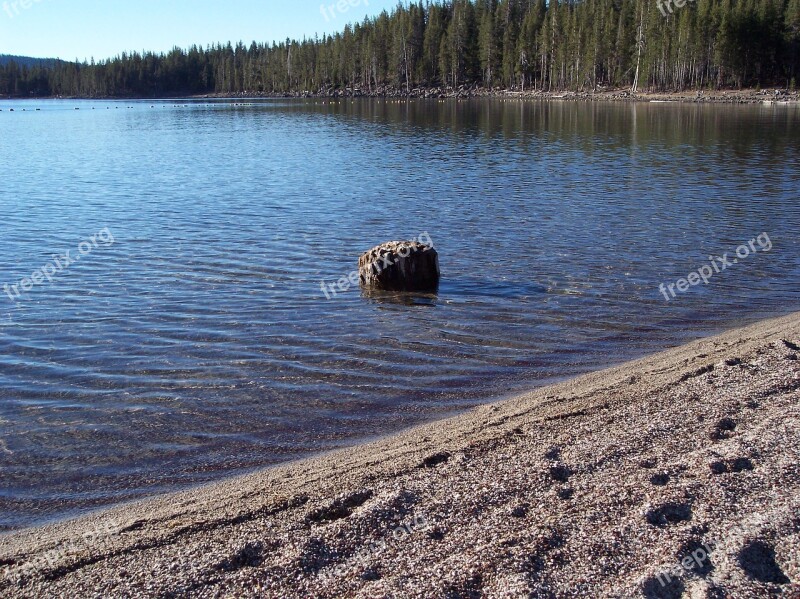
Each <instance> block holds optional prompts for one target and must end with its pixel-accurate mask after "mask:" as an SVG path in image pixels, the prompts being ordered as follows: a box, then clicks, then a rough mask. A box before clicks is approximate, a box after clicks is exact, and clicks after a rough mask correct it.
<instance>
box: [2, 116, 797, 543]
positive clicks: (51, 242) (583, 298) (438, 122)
mask: <svg viewBox="0 0 800 599" xmlns="http://www.w3.org/2000/svg"><path fill="white" fill-rule="evenodd" d="M12 108H13V109H14V111H13V112H11V111H10V109H12ZM0 109H2V112H0V164H2V165H3V166H2V168H3V177H2V185H0V210H1V211H2V212H1V214H0V216H1V218H0V285H8V287H7V288H6V289H5V290H4V291H3V292H2V294H0V432H1V433H2V434H1V435H0V480H1V481H2V483H0V484H1V486H0V529H1V528H6V529H9V528H15V527H20V526H26V525H30V524H33V523H37V522H41V521H43V520H46V519H51V518H60V517H64V516H67V515H71V514H74V513H76V512H78V511H80V510H85V509H89V508H93V507H97V506H101V505H105V504H110V503H115V502H119V501H124V500H128V499H131V498H136V497H141V496H144V495H148V494H153V493H158V492H163V491H167V490H171V489H175V488H178V487H181V486H185V485H189V484H195V483H198V482H202V481H207V480H213V479H217V478H220V477H222V476H225V475H228V474H232V473H236V472H242V471H245V470H248V469H252V468H254V467H257V466H263V465H268V464H273V463H278V462H281V461H285V460H288V459H293V458H297V457H301V456H305V455H309V454H311V453H315V452H320V451H323V450H328V449H331V448H336V447H341V446H344V445H347V444H352V443H355V442H357V441H359V440H363V439H366V438H370V437H374V436H376V435H381V434H386V433H388V432H391V431H395V430H398V429H400V428H403V427H407V426H409V425H412V424H415V423H418V422H421V421H425V420H428V419H432V418H437V417H441V416H443V415H447V414H452V413H456V412H458V411H459V410H464V409H466V408H468V407H469V406H472V405H475V404H477V403H481V402H488V401H492V400H497V399H499V398H502V397H506V396H508V395H509V394H512V393H515V392H518V391H522V390H525V389H530V388H532V387H535V386H537V385H541V384H543V383H545V382H547V381H552V380H554V379H558V378H563V377H566V376H571V375H575V374H578V373H582V372H586V371H589V370H593V369H598V368H601V367H604V366H607V365H610V364H612V363H615V362H620V361H623V360H625V359H628V358H633V357H637V356H640V355H643V354H645V353H647V352H652V351H656V350H659V349H661V348H663V347H665V346H667V345H676V344H679V343H681V342H682V341H685V340H687V339H690V338H695V337H699V336H702V335H706V334H710V333H712V332H716V331H720V330H723V329H725V328H729V327H733V326H736V325H739V324H742V323H747V322H751V321H754V320H756V319H759V318H762V317H766V316H771V315H779V314H784V313H788V312H791V311H795V310H798V309H800V293H798V289H800V286H799V285H798V283H800V260H799V259H798V241H799V240H800V239H799V238H800V200H799V199H798V196H799V195H800V108H798V107H797V106H780V105H778V106H765V105H759V106H741V107H739V106H733V107H732V106H696V105H678V104H638V105H632V104H575V103H558V102H553V103H541V102H536V101H516V100H515V101H499V100H480V101H479V100H474V101H462V102H457V101H450V100H448V101H416V102H410V103H406V102H397V101H387V102H384V101H374V100H365V101H356V102H352V101H340V102H322V101H320V100H316V101H314V100H309V101H292V102H285V101H265V102H258V103H248V104H246V105H236V104H235V103H231V102H227V101H225V102H222V101H219V102H209V101H202V102H201V101H197V102H191V101H180V102H176V101H170V102H157V103H153V102H131V101H128V102H76V101H40V102H35V101H26V102H20V101H17V102H3V103H0ZM23 109H24V110H23ZM76 109H77V110H76ZM425 232H427V233H428V234H429V236H430V238H431V239H432V240H433V243H434V245H435V246H436V248H437V249H438V251H439V254H440V263H441V268H442V284H441V287H440V289H439V292H438V294H437V295H435V296H411V297H406V296H398V297H394V296H388V297H365V296H363V295H362V294H361V293H360V292H359V290H357V289H351V290H349V291H347V292H343V293H339V294H337V296H336V297H331V299H326V297H325V295H324V294H323V292H322V290H321V283H322V282H335V281H337V280H338V279H339V278H341V277H342V276H347V275H348V274H349V273H350V272H351V271H352V270H353V269H354V268H355V267H356V265H357V260H358V256H359V254H360V253H361V252H362V251H365V250H367V249H369V248H370V247H371V246H373V245H375V244H377V243H380V242H382V241H387V240H392V239H405V238H409V239H410V238H413V237H417V236H419V235H420V234H421V233H425ZM761 234H766V236H762V238H761V240H760V241H762V242H763V243H759V241H758V240H757V241H756V242H754V243H753V244H752V245H751V246H750V247H749V248H748V247H745V249H746V250H748V254H749V255H748V256H746V257H744V258H743V259H741V260H739V261H738V262H737V263H733V262H732V259H733V258H734V257H735V256H734V254H735V252H736V248H737V247H739V246H740V245H741V244H747V243H748V242H749V241H751V240H756V239H757V236H759V235H761ZM92 238H94V239H93V240H92ZM767 239H768V240H769V243H766V242H767ZM81 244H82V245H81ZM767 247H770V249H769V251H766V248H767ZM67 250H69V251H70V252H71V254H70V257H69V258H68V259H65V258H62V257H61V256H64V254H65V253H66V252H67ZM740 251H741V250H740ZM725 253H727V254H728V260H729V261H730V262H731V264H730V266H727V267H726V268H725V269H724V270H722V269H720V272H718V273H717V272H714V273H713V276H711V277H710V278H708V284H707V285H704V284H703V283H702V282H701V283H700V284H698V285H696V286H692V287H690V289H689V290H688V291H686V292H685V293H681V292H677V293H676V296H675V297H674V298H672V297H670V296H669V295H668V297H670V299H669V301H667V300H666V299H665V297H664V295H662V292H660V291H659V285H660V284H662V283H664V284H665V285H667V284H670V283H672V284H673V289H674V290H675V289H676V288H675V287H674V285H675V283H676V281H677V280H678V279H680V278H682V277H686V276H687V275H688V274H689V273H690V272H693V271H697V270H698V269H700V268H701V267H703V266H707V265H710V264H711V263H710V262H709V256H712V255H713V256H714V257H716V256H719V257H722V256H723V254H725ZM741 253H744V252H743V251H741ZM75 258H79V259H78V260H75ZM68 260H73V262H72V263H71V264H66V262H67V261H68ZM715 264H717V266H718V267H719V263H718V262H717V261H716V260H715ZM709 270H710V268H709ZM34 272H38V276H37V280H38V283H35V284H34V281H31V280H28V281H24V285H25V287H28V288H29V290H27V291H24V289H23V287H22V286H21V285H22V284H23V279H24V278H25V277H28V278H29V279H30V277H31V275H32V274H33V273H34ZM49 279H52V280H49ZM15 285H16V288H15V287H14V286H15ZM665 289H668V288H667V287H665ZM17 292H18V294H19V296H18V297H17ZM667 293H668V294H669V292H667Z"/></svg>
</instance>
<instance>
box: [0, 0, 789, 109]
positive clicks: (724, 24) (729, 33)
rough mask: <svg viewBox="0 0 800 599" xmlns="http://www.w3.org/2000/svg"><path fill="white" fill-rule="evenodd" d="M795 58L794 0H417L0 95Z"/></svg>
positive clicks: (758, 63)
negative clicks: (303, 30) (271, 38)
mask: <svg viewBox="0 0 800 599" xmlns="http://www.w3.org/2000/svg"><path fill="white" fill-rule="evenodd" d="M679 5H680V6H679ZM799 62H800V0H549V1H548V0H451V1H444V2H439V1H437V2H430V1H429V0H427V1H426V2H424V3H423V2H421V1H420V2H418V3H413V2H412V3H408V4H402V3H400V4H398V5H397V7H396V8H395V9H394V10H393V11H392V12H391V13H388V12H386V11H384V12H383V13H381V14H380V15H378V16H376V17H373V18H367V19H365V20H364V21H363V22H360V23H356V24H353V25H348V26H346V27H345V28H344V30H343V31H341V32H339V33H336V34H335V35H329V36H325V37H314V38H313V39H303V40H301V41H296V40H289V39H287V40H285V41H283V42H281V43H274V42H273V43H272V44H264V43H256V42H253V43H251V44H250V45H249V46H247V45H245V44H243V43H242V42H239V43H237V44H236V45H232V44H231V43H227V44H215V45H209V46H206V47H205V48H204V47H202V46H192V47H191V48H188V49H181V48H174V49H173V50H172V51H170V52H168V53H166V54H164V53H158V54H156V53H138V52H131V53H127V52H126V53H122V54H120V55H118V56H116V57H114V58H110V59H107V60H101V61H99V62H95V61H94V59H92V60H91V61H90V62H81V63H79V62H69V61H57V62H54V63H52V62H50V63H44V64H40V65H34V66H30V65H20V64H17V63H16V62H14V61H9V62H8V63H7V64H5V65H3V66H0V95H4V96H14V97H44V96H72V97H86V98H103V97H164V96H170V95H182V94H211V93H216V94H260V95H272V94H274V95H283V94H321V95H328V94H332V93H342V92H343V91H345V92H347V93H353V94H356V95H358V94H384V93H387V94H393V95H396V94H400V95H403V94H408V93H411V92H412V90H418V89H420V88H437V87H444V88H459V87H461V86H474V87H480V88H484V89H506V90H520V91H530V90H542V91H556V90H560V91H595V90H598V89H607V88H631V89H632V90H633V91H644V90H647V91H684V90H695V89H696V90H702V89H720V88H741V87H757V86H780V87H785V88H791V89H794V87H795V85H796V79H797V74H798V73H797V72H798V67H799V66H800V65H799V64H798V63H799Z"/></svg>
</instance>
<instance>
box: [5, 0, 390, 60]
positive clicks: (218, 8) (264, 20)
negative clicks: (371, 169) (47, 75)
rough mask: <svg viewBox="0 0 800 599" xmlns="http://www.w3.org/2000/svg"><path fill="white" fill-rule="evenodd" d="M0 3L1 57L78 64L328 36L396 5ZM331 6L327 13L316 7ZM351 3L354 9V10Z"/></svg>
mask: <svg viewBox="0 0 800 599" xmlns="http://www.w3.org/2000/svg"><path fill="white" fill-rule="evenodd" d="M343 2H344V4H345V5H347V9H346V11H344V12H341V11H339V10H338V9H337V8H336V3H337V2H336V0H281V1H277V0H213V1H212V0H0V54H17V55H23V56H36V57H42V58H63V59H65V60H72V59H74V58H78V59H80V60H83V59H89V58H91V57H94V58H95V59H97V60H101V59H103V58H109V57H112V56H115V55H117V54H120V53H121V52H123V51H130V50H139V51H141V50H153V51H156V52H160V51H167V50H170V49H171V48H172V47H173V46H180V47H182V48H185V47H188V46H191V45H192V44H198V45H203V46H206V45H207V44H210V43H214V42H227V41H231V42H234V43H235V42H237V41H239V40H241V41H243V42H245V43H246V44H249V43H250V42H252V41H254V40H255V41H257V42H270V43H271V42H272V41H273V40H283V39H286V38H287V37H290V38H295V39H301V38H302V37H303V36H304V35H305V36H307V37H314V34H315V33H318V34H320V35H322V34H323V33H333V32H335V31H339V30H341V29H343V28H344V26H345V24H346V23H351V22H355V21H361V20H362V19H363V18H364V17H365V16H366V15H377V14H379V13H380V12H381V11H382V10H384V9H387V10H389V11H391V9H392V8H393V7H394V6H397V0H349V3H348V0H343ZM323 4H324V5H325V6H331V5H333V7H334V8H333V11H331V10H330V9H326V10H325V11H324V12H325V15H323V11H322V10H321V8H320V7H321V6H322V5H323ZM353 5H354V6H353Z"/></svg>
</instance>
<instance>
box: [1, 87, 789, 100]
mask: <svg viewBox="0 0 800 599" xmlns="http://www.w3.org/2000/svg"><path fill="white" fill-rule="evenodd" d="M176 98H183V99H186V98H191V99H218V100H224V99H228V100H237V99H238V100H248V99H249V100H255V99H264V100H267V99H273V100H274V99H292V98H294V99H303V98H317V99H341V98H374V99H447V98H455V99H469V98H519V99H531V100H560V101H574V102H580V101H583V102H684V103H694V104H761V103H766V104H772V103H778V104H789V103H798V102H800V92H798V91H787V90H786V89H781V88H765V89H742V90H734V89H728V90H711V91H709V90H702V91H697V90H687V91H674V92H650V91H639V92H637V93H635V94H634V93H632V92H631V91H630V89H604V90H598V91H580V92H576V91H541V90H525V91H521V90H506V89H485V88H481V87H474V86H462V87H458V88H439V87H435V88H416V89H412V90H410V91H405V90H402V89H396V88H380V89H378V90H372V91H371V90H362V89H336V90H333V89H326V90H321V91H318V92H293V93H283V94H274V93H260V92H256V93H253V92H243V93H240V94H220V93H208V94H192V93H188V94H168V95H164V96H157V97H111V98H88V97H66V96H61V97H46V98H44V97H43V98H8V97H5V98H3V97H0V100H5V101H14V100H52V99H63V100H98V101H115V100H118V101H124V100H142V101H148V100H149V101H158V100H169V99H176Z"/></svg>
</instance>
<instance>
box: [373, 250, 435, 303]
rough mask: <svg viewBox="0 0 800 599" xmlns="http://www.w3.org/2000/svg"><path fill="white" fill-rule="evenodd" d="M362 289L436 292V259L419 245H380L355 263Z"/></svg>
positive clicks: (433, 251)
mask: <svg viewBox="0 0 800 599" xmlns="http://www.w3.org/2000/svg"><path fill="white" fill-rule="evenodd" d="M358 271H359V280H360V282H361V285H362V286H363V287H366V288H368V289H380V290H385V291H435V290H436V289H437V287H438V286H439V255H438V253H437V252H436V250H435V249H434V248H433V247H432V246H430V245H426V244H423V243H420V242H418V241H389V242H387V243H382V244H381V245H378V246H376V247H374V248H372V249H371V250H369V251H368V252H364V254H362V255H361V257H360V258H359V260H358Z"/></svg>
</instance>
